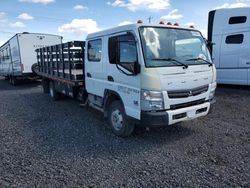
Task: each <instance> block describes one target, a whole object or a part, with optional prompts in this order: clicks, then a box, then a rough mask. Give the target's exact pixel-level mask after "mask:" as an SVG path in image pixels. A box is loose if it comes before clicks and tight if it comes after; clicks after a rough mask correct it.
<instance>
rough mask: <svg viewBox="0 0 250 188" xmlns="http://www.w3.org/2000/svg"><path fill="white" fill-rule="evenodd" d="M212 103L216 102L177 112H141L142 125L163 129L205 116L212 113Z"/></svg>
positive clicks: (181, 109)
mask: <svg viewBox="0 0 250 188" xmlns="http://www.w3.org/2000/svg"><path fill="white" fill-rule="evenodd" d="M212 102H214V101H209V102H205V103H203V104H199V105H195V106H190V107H186V108H180V109H177V110H167V111H160V112H141V125H143V126H147V127H161V126H167V125H172V124H175V123H178V122H182V121H187V120H191V119H195V118H198V117H201V116H205V115H207V114H208V112H209V111H210V107H211V104H212Z"/></svg>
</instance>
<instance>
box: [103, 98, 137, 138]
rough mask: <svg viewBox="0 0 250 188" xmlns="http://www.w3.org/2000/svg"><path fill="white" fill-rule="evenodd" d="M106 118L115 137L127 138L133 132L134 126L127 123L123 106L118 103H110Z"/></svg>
mask: <svg viewBox="0 0 250 188" xmlns="http://www.w3.org/2000/svg"><path fill="white" fill-rule="evenodd" d="M108 118H109V123H110V125H111V128H112V131H113V132H114V134H115V135H117V136H120V137H128V136H129V135H131V134H132V132H133V131H134V128H135V125H133V124H130V123H129V122H128V120H127V117H126V113H125V110H124V107H123V104H122V103H121V102H120V101H114V102H112V103H111V105H110V109H109V113H108Z"/></svg>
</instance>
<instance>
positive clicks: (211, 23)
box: [208, 8, 250, 85]
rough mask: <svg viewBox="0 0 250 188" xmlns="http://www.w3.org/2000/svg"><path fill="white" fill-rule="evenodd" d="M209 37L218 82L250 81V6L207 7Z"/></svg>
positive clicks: (246, 82) (247, 82)
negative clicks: (230, 7)
mask: <svg viewBox="0 0 250 188" xmlns="http://www.w3.org/2000/svg"><path fill="white" fill-rule="evenodd" d="M208 41H211V42H212V43H213V46H212V47H211V48H212V50H211V52H212V57H213V58H214V63H215V66H216V68H217V74H218V76H217V81H218V83H220V84H235V85H250V8H233V9H219V10H213V11H210V12H209V19H208Z"/></svg>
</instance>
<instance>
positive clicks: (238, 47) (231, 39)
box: [218, 32, 250, 85]
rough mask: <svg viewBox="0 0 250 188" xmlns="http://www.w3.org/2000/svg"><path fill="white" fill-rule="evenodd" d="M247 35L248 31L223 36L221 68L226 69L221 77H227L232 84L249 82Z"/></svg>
mask: <svg viewBox="0 0 250 188" xmlns="http://www.w3.org/2000/svg"><path fill="white" fill-rule="evenodd" d="M247 35H248V34H247V33H246V32H239V33H238V32H237V33H236V32H233V33H232V32H231V33H227V34H224V35H223V37H222V44H221V50H220V51H221V53H220V68H222V69H224V71H223V74H220V75H221V77H222V78H221V79H225V80H227V81H228V82H229V83H231V84H243V85H246V84H247V68H246V67H250V65H247V58H248V59H249V55H250V54H249V48H250V47H249V42H247V40H246V37H247ZM247 43H248V46H247ZM218 75H219V73H218ZM219 79H220V78H219Z"/></svg>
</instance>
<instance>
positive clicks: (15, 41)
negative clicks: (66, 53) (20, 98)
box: [0, 32, 62, 85]
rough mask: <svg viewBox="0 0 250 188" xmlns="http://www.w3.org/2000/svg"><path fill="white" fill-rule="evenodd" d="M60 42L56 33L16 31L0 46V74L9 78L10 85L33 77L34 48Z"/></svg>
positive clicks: (59, 37) (60, 39) (60, 38)
mask: <svg viewBox="0 0 250 188" xmlns="http://www.w3.org/2000/svg"><path fill="white" fill-rule="evenodd" d="M60 43H62V37H61V36H57V35H50V34H42V33H40V34H39V33H27V32H24V33H17V34H16V35H14V36H13V37H12V38H11V39H9V40H8V41H7V42H6V43H4V44H3V45H2V46H1V47H0V76H4V77H5V78H6V79H9V81H10V83H11V84H12V85H16V84H17V82H18V81H19V80H23V79H26V78H34V76H36V75H35V74H34V70H33V69H34V68H35V67H34V66H35V65H34V64H35V62H36V52H35V49H37V48H41V47H45V46H50V45H54V44H60ZM32 65H33V66H32Z"/></svg>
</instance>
